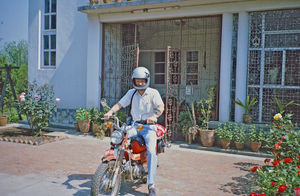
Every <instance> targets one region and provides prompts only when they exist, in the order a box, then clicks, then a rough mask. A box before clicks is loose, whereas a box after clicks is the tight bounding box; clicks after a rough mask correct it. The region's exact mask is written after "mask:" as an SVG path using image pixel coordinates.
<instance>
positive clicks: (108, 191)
mask: <svg viewBox="0 0 300 196" xmlns="http://www.w3.org/2000/svg"><path fill="white" fill-rule="evenodd" d="M114 164H115V161H110V162H108V163H102V164H101V165H100V166H99V167H98V169H97V170H96V172H95V174H94V176H93V179H92V186H91V195H92V196H97V195H111V196H116V195H118V194H119V191H120V187H121V171H120V170H119V172H118V174H117V175H118V176H117V178H116V182H115V185H114V186H113V187H112V188H108V184H110V182H111V179H112V178H113V176H112V175H113V173H110V172H111V171H112V170H113V167H114Z"/></svg>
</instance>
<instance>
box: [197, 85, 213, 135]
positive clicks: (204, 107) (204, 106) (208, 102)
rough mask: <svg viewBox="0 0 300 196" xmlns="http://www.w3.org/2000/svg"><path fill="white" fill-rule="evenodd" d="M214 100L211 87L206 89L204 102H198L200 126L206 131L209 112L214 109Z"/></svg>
mask: <svg viewBox="0 0 300 196" xmlns="http://www.w3.org/2000/svg"><path fill="white" fill-rule="evenodd" d="M214 99H215V87H214V86H212V87H210V88H209V89H208V98H207V99H205V100H200V101H199V102H198V104H199V107H200V111H201V115H202V125H203V126H204V127H205V128H206V129H208V122H209V120H210V117H211V111H212V108H213V107H214Z"/></svg>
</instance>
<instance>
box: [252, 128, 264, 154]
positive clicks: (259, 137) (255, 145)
mask: <svg viewBox="0 0 300 196" xmlns="http://www.w3.org/2000/svg"><path fill="white" fill-rule="evenodd" d="M249 140H250V149H251V150H252V151H253V152H257V151H259V149H260V147H261V142H262V141H263V140H264V135H263V130H262V129H260V130H258V129H257V128H256V125H250V127H249Z"/></svg>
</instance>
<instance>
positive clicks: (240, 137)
mask: <svg viewBox="0 0 300 196" xmlns="http://www.w3.org/2000/svg"><path fill="white" fill-rule="evenodd" d="M233 127H234V136H233V140H234V141H235V142H238V143H240V144H245V141H246V133H245V131H246V127H245V125H243V124H241V125H238V124H237V123H234V124H233Z"/></svg>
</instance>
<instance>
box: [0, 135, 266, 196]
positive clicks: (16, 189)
mask: <svg viewBox="0 0 300 196" xmlns="http://www.w3.org/2000/svg"><path fill="white" fill-rule="evenodd" d="M70 133H71V134H69V135H68V137H69V138H68V139H65V140H61V141H57V142H53V143H48V144H43V145H41V146H32V145H28V144H17V143H10V142H0V195H2V196H6V195H19V196H24V195H39V196H43V195H47V196H48V195H49V196H50V195H55V196H56V195H76V196H81V195H82V196H83V195H89V194H90V191H89V187H90V185H91V178H92V175H93V173H94V172H95V170H96V169H97V167H98V164H99V161H100V159H101V156H102V154H103V152H104V150H105V149H106V148H107V147H108V146H109V138H105V139H104V140H99V139H95V138H94V137H92V136H89V135H87V136H83V135H75V134H74V133H73V132H72V131H70ZM53 134H56V135H65V133H62V132H56V133H53ZM263 160H264V158H256V157H250V156H241V155H232V154H224V153H218V152H208V151H201V150H191V149H183V148H179V146H178V145H172V147H171V148H170V149H167V152H166V153H164V154H160V155H159V168H158V170H157V180H156V181H157V183H156V184H157V185H156V187H157V195H160V196H164V195H172V196H176V195H182V196H183V195H184V196H190V195H191V196H199V195H209V196H211V195H217V196H221V195H249V193H250V188H251V185H252V181H251V177H252V174H250V172H249V171H250V169H251V168H252V167H253V165H255V164H262V162H263ZM120 195H147V186H146V185H145V184H139V185H134V184H132V183H126V184H125V185H123V186H122V188H121V193H120Z"/></svg>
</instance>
